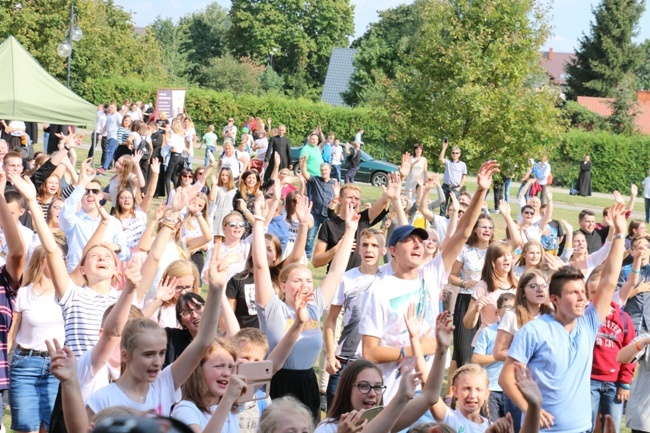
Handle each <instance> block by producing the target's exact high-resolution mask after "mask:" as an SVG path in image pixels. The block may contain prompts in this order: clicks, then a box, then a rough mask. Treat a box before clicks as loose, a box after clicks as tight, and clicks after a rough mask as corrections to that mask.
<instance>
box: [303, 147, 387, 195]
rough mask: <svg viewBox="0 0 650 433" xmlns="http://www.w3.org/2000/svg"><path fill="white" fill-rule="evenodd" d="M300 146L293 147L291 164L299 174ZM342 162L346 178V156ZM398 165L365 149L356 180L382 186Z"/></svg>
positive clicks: (362, 152)
mask: <svg viewBox="0 0 650 433" xmlns="http://www.w3.org/2000/svg"><path fill="white" fill-rule="evenodd" d="M301 149H302V146H300V147H292V148H291V164H293V171H294V172H295V173H296V174H298V173H299V172H300V164H299V160H300V150H301ZM343 159H344V161H343V163H342V164H341V178H345V174H346V173H347V171H348V169H347V163H346V161H345V158H343ZM397 170H398V167H397V166H396V165H395V164H391V163H390V162H385V161H380V160H378V159H375V158H373V157H372V156H370V155H368V154H367V153H366V152H364V151H363V150H362V151H361V163H360V164H359V171H357V174H356V175H355V176H354V180H355V181H356V182H366V183H370V184H372V185H374V186H381V185H386V184H388V176H387V175H388V173H392V172H394V171H397Z"/></svg>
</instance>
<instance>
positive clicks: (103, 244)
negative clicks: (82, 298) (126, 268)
mask: <svg viewBox="0 0 650 433" xmlns="http://www.w3.org/2000/svg"><path fill="white" fill-rule="evenodd" d="M95 248H104V249H106V250H108V251H109V252H110V253H111V256H112V257H113V266H115V272H116V274H115V275H113V278H115V277H117V276H118V275H117V272H118V269H117V264H118V263H119V260H118V259H117V254H115V251H113V249H112V247H111V244H109V243H108V242H101V243H99V244H97V245H93V246H92V247H90V248H89V249H88V251H86V254H84V255H83V256H82V257H81V260H80V261H79V267H80V268H81V267H83V266H84V265H85V264H86V259H87V258H88V254H90V252H91V251H92V250H94V249H95ZM83 278H84V280H85V281H86V283H88V278H86V275H85V274H83Z"/></svg>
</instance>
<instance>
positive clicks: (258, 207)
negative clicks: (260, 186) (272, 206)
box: [254, 194, 268, 218]
mask: <svg viewBox="0 0 650 433" xmlns="http://www.w3.org/2000/svg"><path fill="white" fill-rule="evenodd" d="M267 211H268V207H267V206H266V199H265V198H264V195H263V194H257V197H255V204H254V215H255V216H257V217H262V218H266V213H267Z"/></svg>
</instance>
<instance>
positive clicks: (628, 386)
mask: <svg viewBox="0 0 650 433" xmlns="http://www.w3.org/2000/svg"><path fill="white" fill-rule="evenodd" d="M618 387H619V388H621V389H625V390H627V391H629V390H630V389H632V387H631V386H630V384H629V383H619V384H618Z"/></svg>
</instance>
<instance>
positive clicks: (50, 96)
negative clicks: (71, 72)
mask: <svg viewBox="0 0 650 433" xmlns="http://www.w3.org/2000/svg"><path fill="white" fill-rule="evenodd" d="M52 55H56V53H52ZM96 114H97V108H96V107H95V106H94V105H93V104H91V103H90V102H87V101H85V100H84V99H82V98H81V97H79V96H77V95H76V94H75V93H74V92H73V91H72V90H70V89H68V88H67V87H65V86H64V85H63V84H61V83H59V81H57V79H56V78H54V77H53V76H52V75H50V74H49V72H47V71H46V70H45V69H43V68H42V67H41V65H39V64H38V62H37V61H36V60H35V59H34V58H33V57H32V56H31V55H30V54H29V53H28V52H27V50H25V48H23V46H22V45H20V42H18V40H16V38H14V37H13V36H9V37H8V38H7V39H6V40H5V41H4V42H3V43H2V45H0V119H10V120H22V121H25V122H41V123H53V124H57V125H76V126H79V127H81V128H86V129H91V130H92V129H95V117H96Z"/></svg>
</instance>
